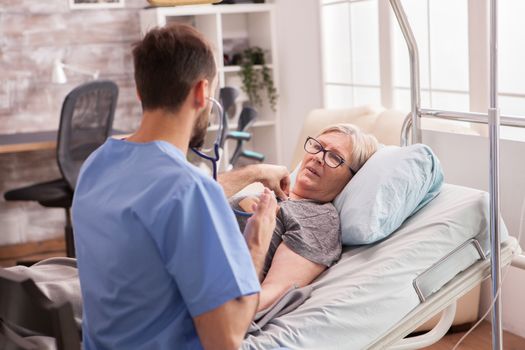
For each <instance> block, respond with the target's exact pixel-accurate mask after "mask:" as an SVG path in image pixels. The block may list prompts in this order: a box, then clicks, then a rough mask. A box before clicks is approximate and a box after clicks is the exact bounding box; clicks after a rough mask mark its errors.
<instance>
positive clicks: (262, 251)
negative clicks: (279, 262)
mask: <svg viewBox="0 0 525 350" xmlns="http://www.w3.org/2000/svg"><path fill="white" fill-rule="evenodd" d="M258 201H259V202H258V203H252V208H251V209H252V210H253V212H254V213H253V215H252V216H251V217H250V218H249V219H248V222H247V223H246V228H245V229H244V238H245V239H246V243H247V245H248V249H249V250H250V254H251V256H252V260H253V264H254V265H255V270H256V271H257V275H258V276H259V280H260V279H261V276H262V270H263V267H264V260H265V258H266V253H267V252H268V247H269V246H270V241H271V239H272V234H273V230H274V229H275V211H276V209H277V201H276V200H275V197H274V196H273V194H272V193H271V192H270V190H269V189H267V188H265V189H264V192H263V193H262V194H261V196H260V197H259V199H258Z"/></svg>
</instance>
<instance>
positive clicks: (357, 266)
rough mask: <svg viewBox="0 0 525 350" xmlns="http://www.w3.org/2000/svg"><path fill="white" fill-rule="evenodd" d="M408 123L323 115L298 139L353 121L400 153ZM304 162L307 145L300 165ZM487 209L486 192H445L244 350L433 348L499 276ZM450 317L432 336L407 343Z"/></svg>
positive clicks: (374, 116) (507, 245) (379, 114)
mask: <svg viewBox="0 0 525 350" xmlns="http://www.w3.org/2000/svg"><path fill="white" fill-rule="evenodd" d="M403 120H404V116H403V114H402V113H400V112H397V111H391V110H384V109H382V108H378V107H372V106H361V107H356V108H352V109H343V110H315V111H312V112H311V113H310V114H309V116H308V117H307V118H306V120H305V124H304V127H303V130H302V131H301V133H300V136H299V139H300V140H302V139H304V138H305V137H306V136H307V135H311V134H316V132H317V131H318V130H320V129H321V128H323V127H324V126H327V125H330V124H334V123H339V122H349V123H353V124H356V125H358V126H360V127H361V128H362V129H363V130H365V131H367V132H371V133H373V134H374V135H375V136H376V137H377V138H378V139H379V141H380V142H382V143H385V144H399V142H400V136H399V135H401V133H402V132H403V130H402V128H403V124H404V123H403ZM425 127H431V128H433V129H438V130H439V129H447V130H450V128H453V129H455V131H458V132H462V133H470V134H472V133H476V132H475V131H472V130H471V129H470V128H468V127H466V126H461V125H459V126H458V125H454V124H453V123H450V122H446V121H432V120H430V121H425ZM301 153H302V150H301V146H300V145H298V146H297V149H296V152H295V154H294V156H293V161H292V162H293V164H295V163H297V162H299V161H300V158H301ZM488 209H489V202H488V194H487V193H485V192H482V191H479V190H475V189H471V188H466V187H461V186H454V185H450V184H445V185H444V186H443V188H442V191H441V193H440V195H438V196H437V197H436V198H435V199H434V200H433V201H432V202H430V203H429V204H428V205H427V206H425V207H424V208H423V209H421V210H420V211H419V212H417V213H416V214H415V215H413V216H412V217H410V218H409V219H408V220H406V221H405V223H404V224H403V225H402V226H401V227H400V228H399V229H398V230H397V231H396V232H395V233H394V234H393V235H391V236H390V237H389V238H387V239H385V240H383V241H380V242H378V243H376V244H373V245H369V246H359V247H345V248H344V250H343V255H342V258H341V260H340V261H339V262H338V263H337V264H336V265H334V266H333V267H331V268H330V269H329V270H327V271H326V272H325V273H323V274H322V275H321V276H320V277H319V278H318V279H316V280H315V281H314V282H313V284H312V286H313V290H312V294H311V296H310V298H309V299H308V300H306V301H305V303H304V304H303V305H301V306H300V307H298V308H297V309H296V310H294V311H292V312H290V313H288V314H286V315H283V316H280V317H277V318H275V319H273V320H272V321H270V322H269V324H267V325H266V326H264V327H263V328H262V329H261V331H259V332H256V333H253V334H250V335H249V336H248V337H247V338H246V339H245V341H244V343H243V346H242V349H271V348H272V347H277V346H285V347H289V348H291V349H320V348H322V349H365V348H366V349H386V348H392V349H417V348H420V347H423V346H428V345H430V344H432V343H434V342H435V341H437V340H438V339H439V338H441V337H442V336H443V335H444V334H445V333H446V332H447V331H448V329H449V328H450V326H451V324H452V323H453V322H454V315H455V312H456V301H457V300H458V299H459V298H460V297H462V296H463V295H465V294H466V293H467V292H469V291H471V290H472V289H473V288H478V293H477V294H475V295H476V296H477V295H479V284H480V283H481V282H482V281H483V280H484V279H485V278H487V277H489V276H490V262H489V261H488V260H487V259H486V257H487V256H488V255H489V254H490V242H489V234H488V226H489V223H488V222H489V210H488ZM503 238H504V243H503V245H502V258H503V263H504V264H505V265H508V264H509V263H510V261H511V258H512V257H513V256H515V255H516V254H519V253H520V252H521V250H520V247H519V245H518V244H517V242H516V240H515V239H514V238H512V237H509V236H508V234H507V232H506V231H505V232H504V237H503ZM477 302H478V300H477V298H476V297H474V300H473V301H472V300H470V301H467V304H469V303H470V305H472V304H475V305H476V307H475V308H474V315H473V316H472V315H468V316H469V317H468V321H469V322H472V321H474V320H475V319H476V318H477V311H478V309H477ZM443 310H445V311H444V312H443V313H442V316H441V319H440V321H439V323H437V325H436V327H434V328H433V329H432V330H431V331H430V332H428V333H426V334H425V335H422V336H418V337H411V338H406V339H404V338H405V337H406V336H407V335H408V334H410V333H411V332H413V331H414V330H416V329H417V328H418V326H420V325H421V324H423V323H425V321H427V320H428V319H430V318H432V317H433V316H434V315H436V314H439V313H440V312H441V311H443ZM469 311H472V310H466V312H467V313H469ZM471 313H472V312H471ZM459 319H460V320H459V321H458V320H457V321H456V323H464V321H465V318H464V317H463V318H461V317H460V318H459Z"/></svg>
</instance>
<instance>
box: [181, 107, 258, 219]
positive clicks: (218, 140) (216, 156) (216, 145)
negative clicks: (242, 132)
mask: <svg viewBox="0 0 525 350" xmlns="http://www.w3.org/2000/svg"><path fill="white" fill-rule="evenodd" d="M208 99H209V100H210V102H211V103H213V105H214V106H215V107H216V108H217V109H218V110H219V115H220V118H219V128H218V129H217V136H216V137H215V142H214V143H213V153H214V155H213V156H209V155H207V154H206V153H204V152H202V151H200V150H198V149H196V148H193V147H192V148H191V150H192V151H193V152H194V153H195V154H196V155H198V156H199V157H201V158H203V159H206V160H208V161H210V162H211V164H212V175H213V179H214V180H215V181H217V171H218V169H217V162H218V161H219V159H220V150H219V149H220V147H221V146H220V145H221V141H222V132H223V130H224V123H223V113H224V109H223V108H222V105H221V104H220V102H219V101H217V100H216V99H214V98H213V97H208ZM232 210H233V212H234V213H235V214H236V215H239V216H241V217H250V216H252V215H253V213H248V212H245V211H242V210H238V209H235V208H232Z"/></svg>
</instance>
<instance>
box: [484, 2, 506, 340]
mask: <svg viewBox="0 0 525 350" xmlns="http://www.w3.org/2000/svg"><path fill="white" fill-rule="evenodd" d="M488 119H489V120H488V122H489V138H490V243H491V249H490V251H491V254H490V262H491V272H492V297H493V298H495V300H494V309H493V310H492V349H493V350H495V349H498V350H500V349H503V333H502V327H501V297H500V294H498V289H499V287H500V285H501V268H500V266H501V256H500V253H501V251H500V250H501V235H500V219H499V218H500V209H499V207H500V198H499V127H500V111H499V107H498V1H497V0H491V1H490V106H489V109H488Z"/></svg>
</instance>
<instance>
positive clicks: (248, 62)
mask: <svg viewBox="0 0 525 350" xmlns="http://www.w3.org/2000/svg"><path fill="white" fill-rule="evenodd" d="M237 59H238V60H239V61H240V62H239V65H240V66H241V70H240V73H239V74H240V76H241V79H242V90H243V91H244V92H245V93H246V95H248V98H249V100H250V102H251V103H252V104H253V105H258V106H262V97H261V91H262V90H264V91H266V96H267V98H268V102H269V103H270V106H271V108H272V110H273V111H275V110H276V106H277V98H278V95H277V89H276V88H275V84H274V81H273V77H272V73H271V71H270V68H269V67H268V66H267V64H266V59H265V52H264V50H263V49H261V48H260V47H249V48H247V49H245V50H243V51H242V53H241V54H240V55H239V56H238V57H237ZM255 66H260V67H261V68H260V69H258V68H256V67H255Z"/></svg>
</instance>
